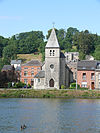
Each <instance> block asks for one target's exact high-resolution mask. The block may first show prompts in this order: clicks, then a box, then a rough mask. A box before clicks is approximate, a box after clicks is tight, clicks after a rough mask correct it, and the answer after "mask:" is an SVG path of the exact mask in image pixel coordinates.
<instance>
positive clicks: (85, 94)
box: [0, 89, 100, 98]
mask: <svg viewBox="0 0 100 133" xmlns="http://www.w3.org/2000/svg"><path fill="white" fill-rule="evenodd" d="M0 98H100V91H92V90H33V89H28V90H10V89H9V90H5V89H4V90H0Z"/></svg>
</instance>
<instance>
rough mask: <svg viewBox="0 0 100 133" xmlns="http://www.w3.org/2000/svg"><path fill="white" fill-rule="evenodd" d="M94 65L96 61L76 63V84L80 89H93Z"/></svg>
mask: <svg viewBox="0 0 100 133" xmlns="http://www.w3.org/2000/svg"><path fill="white" fill-rule="evenodd" d="M96 64H97V62H96V61H86V60H84V61H78V64H77V84H79V85H80V87H85V88H89V89H95V69H96Z"/></svg>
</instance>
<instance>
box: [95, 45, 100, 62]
mask: <svg viewBox="0 0 100 133" xmlns="http://www.w3.org/2000/svg"><path fill="white" fill-rule="evenodd" d="M94 58H95V59H96V60H100V45H98V46H97V47H96V49H95V51H94Z"/></svg>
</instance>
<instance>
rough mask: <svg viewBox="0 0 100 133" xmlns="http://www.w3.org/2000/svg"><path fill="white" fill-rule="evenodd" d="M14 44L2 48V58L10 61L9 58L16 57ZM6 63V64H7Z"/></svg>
mask: <svg viewBox="0 0 100 133" xmlns="http://www.w3.org/2000/svg"><path fill="white" fill-rule="evenodd" d="M16 50H17V49H16V46H15V45H8V46H6V47H5V48H4V49H3V58H4V60H7V61H8V63H10V61H11V59H12V60H14V59H16V58H17V54H16ZM8 63H7V64H8Z"/></svg>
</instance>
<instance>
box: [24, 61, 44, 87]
mask: <svg viewBox="0 0 100 133" xmlns="http://www.w3.org/2000/svg"><path fill="white" fill-rule="evenodd" d="M41 67H42V63H41V62H40V61H38V60H31V61H29V62H27V63H25V64H23V65H22V66H21V81H22V82H23V83H25V84H30V85H31V86H33V85H34V76H35V75H36V74H37V73H38V72H39V71H40V70H41Z"/></svg>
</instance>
